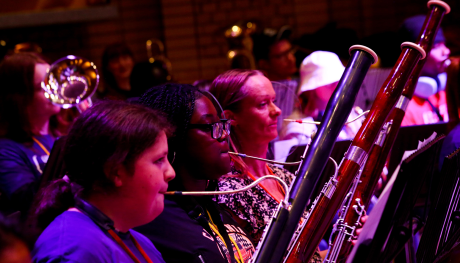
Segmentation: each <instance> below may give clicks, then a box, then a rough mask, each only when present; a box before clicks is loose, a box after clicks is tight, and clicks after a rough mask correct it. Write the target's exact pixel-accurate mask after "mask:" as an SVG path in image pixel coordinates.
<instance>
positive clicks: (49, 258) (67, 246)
mask: <svg viewBox="0 0 460 263" xmlns="http://www.w3.org/2000/svg"><path fill="white" fill-rule="evenodd" d="M117 234H118V236H119V237H120V238H121V240H122V241H123V243H125V244H126V246H127V247H128V248H129V249H130V250H131V251H132V252H133V253H134V255H135V256H136V257H137V259H138V260H140V262H146V261H145V259H144V257H143V256H142V254H141V253H140V251H139V250H138V249H137V248H136V246H135V245H134V243H133V241H132V240H131V235H132V236H133V237H134V238H135V239H136V241H137V242H138V243H139V245H140V246H141V247H142V248H143V249H144V251H145V252H146V253H147V255H148V256H149V258H150V259H151V260H152V261H153V262H155V263H164V260H163V259H162V257H161V254H160V252H158V250H157V249H156V248H155V246H154V245H153V244H152V242H150V240H148V239H147V238H146V237H145V236H143V235H141V234H139V233H138V232H136V231H133V230H130V231H129V232H127V233H121V232H118V233H117ZM32 254H33V261H34V262H82V263H83V262H88V263H90V262H134V261H133V260H132V259H131V257H130V256H129V255H128V254H127V253H126V252H125V250H123V248H122V247H121V246H120V245H119V244H117V242H116V241H115V240H114V239H113V238H112V237H111V236H110V235H109V234H108V232H107V231H105V230H102V229H101V228H100V227H99V226H98V225H97V224H96V223H94V222H93V221H92V220H91V219H90V218H89V217H88V216H86V215H84V214H83V213H80V212H74V211H66V212H64V213H62V214H61V215H59V216H58V217H56V219H55V220H54V221H53V222H51V224H50V225H49V226H48V227H47V228H46V229H45V231H43V233H42V234H41V235H40V237H39V238H38V240H37V242H36V243H35V247H34V250H33V251H32Z"/></svg>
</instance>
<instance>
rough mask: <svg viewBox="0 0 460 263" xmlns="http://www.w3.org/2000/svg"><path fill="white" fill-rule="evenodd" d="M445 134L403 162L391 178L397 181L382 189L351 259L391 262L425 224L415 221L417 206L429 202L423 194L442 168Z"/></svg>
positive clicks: (355, 260)
mask: <svg viewBox="0 0 460 263" xmlns="http://www.w3.org/2000/svg"><path fill="white" fill-rule="evenodd" d="M443 138H444V136H440V137H438V138H436V139H434V140H433V141H432V142H430V143H428V144H427V145H426V146H424V147H422V148H421V149H419V150H417V151H416V152H414V153H413V154H412V155H411V156H409V157H408V158H407V159H405V160H404V161H403V162H402V164H401V167H400V169H399V172H398V174H397V176H396V177H395V178H391V180H390V183H391V182H393V180H394V183H393V184H390V185H389V186H388V188H387V189H385V190H384V192H382V195H381V196H380V200H379V202H378V203H377V204H376V205H375V206H374V210H373V213H371V215H370V217H369V219H368V221H369V223H366V224H365V225H364V228H363V232H362V233H361V235H360V237H359V239H358V243H359V244H358V245H357V246H356V247H355V248H354V249H353V251H352V253H351V254H350V257H349V258H348V261H347V262H360V263H361V262H369V263H370V262H372V263H376V262H391V261H392V260H393V259H394V258H395V257H396V256H397V255H398V254H399V253H400V252H401V251H402V249H404V246H405V245H406V243H407V242H408V241H409V240H410V239H411V237H412V234H413V232H416V231H417V230H416V229H419V227H420V226H421V225H420V224H419V225H418V227H417V225H414V224H413V218H414V216H415V214H414V207H415V206H416V205H417V204H420V203H422V205H421V206H422V207H423V203H424V204H427V202H426V201H427V199H425V200H423V201H422V202H420V200H419V196H420V192H421V190H422V188H423V186H424V184H425V183H428V188H429V186H430V184H431V181H432V178H433V176H435V175H436V174H437V172H438V171H437V170H438V169H437V168H438V156H439V152H440V149H441V146H442V141H443V140H442V139H443ZM394 176H395V175H394ZM428 192H429V190H428ZM419 207H420V206H419ZM423 220H424V218H421V221H423ZM414 229H415V231H414Z"/></svg>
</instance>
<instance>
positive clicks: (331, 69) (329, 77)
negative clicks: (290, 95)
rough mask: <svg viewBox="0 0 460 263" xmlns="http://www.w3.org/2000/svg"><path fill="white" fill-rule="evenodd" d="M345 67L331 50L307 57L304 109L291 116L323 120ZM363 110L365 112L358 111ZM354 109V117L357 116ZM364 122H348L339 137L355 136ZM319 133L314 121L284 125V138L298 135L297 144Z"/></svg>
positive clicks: (303, 77) (303, 79)
mask: <svg viewBox="0 0 460 263" xmlns="http://www.w3.org/2000/svg"><path fill="white" fill-rule="evenodd" d="M344 70H345V67H344V66H343V65H342V63H341V62H340V59H339V57H338V56H337V55H336V54H334V53H332V52H328V51H315V52H313V53H311V54H310V55H309V56H308V57H306V58H305V59H304V61H303V62H302V65H301V66H300V80H301V82H300V90H299V92H298V94H299V100H300V104H301V110H302V111H301V112H294V113H293V115H291V116H290V117H289V118H290V119H302V120H305V121H321V119H322V117H323V114H324V111H325V110H326V106H327V103H328V102H329V99H330V98H331V96H332V93H333V92H334V90H335V88H336V87H337V84H338V82H339V80H340V78H341V77H342V74H343V71H344ZM356 113H358V114H359V113H361V112H356ZM356 113H355V112H353V111H352V113H351V116H352V117H351V118H354V117H356V116H357V114H356ZM361 122H362V120H360V121H356V122H352V123H350V124H348V125H345V126H344V128H343V129H342V131H341V132H340V134H339V137H338V138H337V139H338V140H349V139H353V137H354V135H355V134H356V132H357V131H358V130H359V128H360V127H361ZM314 132H316V125H314V124H300V123H296V122H290V123H288V124H287V125H285V127H284V128H283V130H282V132H281V135H280V139H281V140H289V139H293V138H296V139H297V141H296V142H295V144H297V143H304V144H305V143H309V142H310V140H311V136H312V134H313V133H314Z"/></svg>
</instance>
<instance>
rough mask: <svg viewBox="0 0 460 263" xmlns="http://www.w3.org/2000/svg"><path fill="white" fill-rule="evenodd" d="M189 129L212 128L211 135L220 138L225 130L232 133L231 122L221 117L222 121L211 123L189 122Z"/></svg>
mask: <svg viewBox="0 0 460 263" xmlns="http://www.w3.org/2000/svg"><path fill="white" fill-rule="evenodd" d="M188 128H189V129H211V137H212V138H213V139H216V140H217V139H220V138H221V137H222V134H224V130H225V132H226V133H227V134H228V135H230V122H229V121H228V120H227V119H221V120H220V122H215V123H211V124H189V125H188Z"/></svg>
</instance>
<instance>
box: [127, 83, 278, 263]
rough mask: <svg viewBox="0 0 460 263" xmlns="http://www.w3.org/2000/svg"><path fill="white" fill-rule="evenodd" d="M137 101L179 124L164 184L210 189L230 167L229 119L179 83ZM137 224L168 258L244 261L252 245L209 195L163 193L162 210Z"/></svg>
mask: <svg viewBox="0 0 460 263" xmlns="http://www.w3.org/2000/svg"><path fill="white" fill-rule="evenodd" d="M209 96H210V95H209ZM140 102H141V103H142V104H144V105H146V106H148V107H150V108H153V109H158V110H161V111H163V112H164V113H165V114H166V116H167V118H168V120H169V121H170V122H171V123H173V124H174V125H176V128H177V129H176V132H175V136H174V137H173V138H171V139H170V141H169V149H170V152H174V153H175V157H173V156H171V157H170V158H171V159H173V158H174V161H173V163H172V165H173V167H174V169H175V171H176V173H177V176H176V178H175V179H174V180H173V181H171V183H170V185H169V188H168V190H170V191H206V190H214V189H215V186H216V180H217V179H219V178H220V177H221V176H222V175H224V174H227V173H228V172H230V158H229V155H228V141H227V139H228V133H229V130H228V123H227V122H226V120H221V118H220V116H219V115H220V113H219V114H218V112H217V111H216V108H215V107H214V105H213V102H212V101H211V100H210V99H209V98H208V97H207V96H205V95H204V94H203V93H201V92H200V91H199V90H198V88H196V87H194V86H191V85H181V84H164V85H161V86H157V87H154V88H151V89H150V90H149V91H147V92H146V93H145V94H144V95H143V96H142V97H141V98H140ZM275 128H276V127H275ZM136 230H137V231H139V232H141V233H142V234H144V235H145V236H147V237H148V238H149V239H150V240H152V242H153V243H154V244H155V246H156V247H157V248H158V249H159V250H160V252H161V253H162V255H163V258H164V259H165V261H166V262H197V263H202V262H206V263H210V262H212V263H219V262H222V263H224V262H225V263H227V262H240V263H242V262H248V260H249V259H250V258H251V256H252V254H253V252H254V250H255V249H254V246H253V244H252V241H251V238H250V237H249V235H248V234H246V232H245V231H244V229H243V228H241V227H240V226H239V225H238V224H237V222H235V221H234V220H233V218H232V217H231V216H230V215H229V214H228V213H227V212H226V211H225V210H223V209H222V208H221V207H220V206H219V205H218V204H217V203H216V202H214V201H213V200H212V198H211V197H210V196H185V195H178V196H166V198H165V210H164V212H163V213H162V214H161V215H160V216H159V217H158V218H156V219H155V220H153V221H152V222H151V223H149V224H146V225H144V226H141V227H138V228H136Z"/></svg>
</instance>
